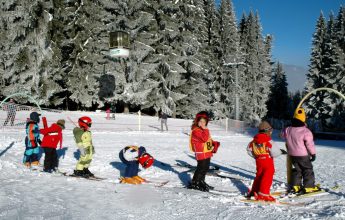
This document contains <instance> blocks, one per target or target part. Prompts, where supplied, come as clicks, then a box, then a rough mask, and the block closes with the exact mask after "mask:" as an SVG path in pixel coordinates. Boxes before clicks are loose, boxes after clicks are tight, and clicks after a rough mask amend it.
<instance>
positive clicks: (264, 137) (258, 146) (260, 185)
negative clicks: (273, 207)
mask: <svg viewBox="0 0 345 220" xmlns="http://www.w3.org/2000/svg"><path fill="white" fill-rule="evenodd" d="M272 130H273V129H272V127H271V125H270V124H269V123H268V122H267V121H262V122H261V123H260V124H259V133H258V134H256V135H255V136H254V139H253V140H252V141H251V142H250V143H249V145H248V147H247V152H248V154H249V155H250V156H251V157H253V158H255V161H256V176H255V179H254V183H253V186H252V189H251V190H250V192H249V193H248V196H247V197H248V198H250V197H251V196H254V197H255V199H256V200H264V201H272V202H273V201H275V198H273V197H272V196H271V195H270V188H271V185H272V181H273V175H274V161H273V158H274V157H277V156H279V155H281V154H286V151H285V150H282V149H279V148H277V147H274V146H273V145H272V144H271V142H270V141H271V135H272Z"/></svg>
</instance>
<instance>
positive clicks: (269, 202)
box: [240, 199, 306, 206]
mask: <svg viewBox="0 0 345 220" xmlns="http://www.w3.org/2000/svg"><path fill="white" fill-rule="evenodd" d="M240 201H241V202H244V203H256V204H260V205H282V206H304V205H305V204H306V203H305V202H284V201H279V200H276V201H263V200H254V199H241V200H240Z"/></svg>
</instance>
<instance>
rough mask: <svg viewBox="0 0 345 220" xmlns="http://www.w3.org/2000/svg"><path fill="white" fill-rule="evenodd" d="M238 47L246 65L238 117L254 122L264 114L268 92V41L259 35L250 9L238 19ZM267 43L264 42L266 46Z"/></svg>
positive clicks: (257, 26) (258, 23)
mask: <svg viewBox="0 0 345 220" xmlns="http://www.w3.org/2000/svg"><path fill="white" fill-rule="evenodd" d="M240 33H241V38H240V39H241V40H240V47H241V50H242V53H243V54H245V55H244V56H243V59H244V63H245V64H246V68H245V70H244V74H243V75H242V79H241V87H242V88H244V89H243V91H242V93H241V104H242V106H241V107H242V108H241V113H242V115H241V117H242V119H243V120H245V121H247V122H249V123H251V124H252V125H255V124H257V123H258V122H259V121H261V119H262V118H263V117H264V116H265V115H266V111H267V107H266V102H267V99H268V95H269V76H270V74H271V73H270V69H271V67H270V65H271V62H270V61H269V60H270V54H269V53H270V40H269V38H267V39H266V42H265V41H264V40H263V38H262V34H261V25H260V22H259V18H258V15H256V16H255V15H254V13H253V12H252V11H251V12H250V14H249V16H248V17H247V18H246V17H245V16H243V18H242V20H241V22H240ZM265 44H266V45H265Z"/></svg>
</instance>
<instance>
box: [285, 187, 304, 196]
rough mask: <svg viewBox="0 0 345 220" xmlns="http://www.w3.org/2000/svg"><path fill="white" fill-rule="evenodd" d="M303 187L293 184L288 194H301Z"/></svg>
mask: <svg viewBox="0 0 345 220" xmlns="http://www.w3.org/2000/svg"><path fill="white" fill-rule="evenodd" d="M301 192H302V187H301V186H297V185H296V186H292V188H291V189H290V190H289V192H288V195H298V194H301Z"/></svg>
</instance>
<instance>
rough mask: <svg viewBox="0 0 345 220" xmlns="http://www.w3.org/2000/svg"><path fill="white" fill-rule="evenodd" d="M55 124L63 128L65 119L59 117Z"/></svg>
mask: <svg viewBox="0 0 345 220" xmlns="http://www.w3.org/2000/svg"><path fill="white" fill-rule="evenodd" d="M56 124H57V125H60V127H61V128H62V129H65V120H64V119H59V120H58V121H57V122H56Z"/></svg>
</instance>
